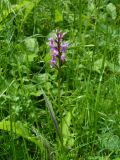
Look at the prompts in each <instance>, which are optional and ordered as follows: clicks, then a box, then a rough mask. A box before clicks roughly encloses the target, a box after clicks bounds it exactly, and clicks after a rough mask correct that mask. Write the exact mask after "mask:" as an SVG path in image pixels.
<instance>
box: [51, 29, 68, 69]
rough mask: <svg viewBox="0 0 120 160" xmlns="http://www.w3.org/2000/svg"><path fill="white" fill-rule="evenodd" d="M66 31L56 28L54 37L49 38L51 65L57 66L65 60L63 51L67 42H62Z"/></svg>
mask: <svg viewBox="0 0 120 160" xmlns="http://www.w3.org/2000/svg"><path fill="white" fill-rule="evenodd" d="M65 35H66V32H65V33H63V32H62V31H58V30H56V35H55V38H52V37H51V38H49V46H50V51H51V67H56V68H59V67H61V66H62V65H63V64H64V62H65V56H66V55H65V53H66V50H67V48H68V43H66V42H63V39H64V36H65Z"/></svg>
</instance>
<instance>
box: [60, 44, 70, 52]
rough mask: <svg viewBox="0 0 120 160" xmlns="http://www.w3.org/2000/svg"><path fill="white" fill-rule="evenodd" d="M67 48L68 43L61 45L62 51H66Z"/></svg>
mask: <svg viewBox="0 0 120 160" xmlns="http://www.w3.org/2000/svg"><path fill="white" fill-rule="evenodd" d="M67 48H68V43H64V44H62V45H61V52H66V50H67Z"/></svg>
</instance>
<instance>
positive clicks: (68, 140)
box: [62, 112, 74, 146]
mask: <svg viewBox="0 0 120 160" xmlns="http://www.w3.org/2000/svg"><path fill="white" fill-rule="evenodd" d="M70 125H71V113H70V112H68V113H67V114H66V116H65V117H64V118H63V119H62V136H63V144H64V145H68V146H72V145H73V144H74V139H73V136H72V134H71V133H70V130H69V128H70Z"/></svg>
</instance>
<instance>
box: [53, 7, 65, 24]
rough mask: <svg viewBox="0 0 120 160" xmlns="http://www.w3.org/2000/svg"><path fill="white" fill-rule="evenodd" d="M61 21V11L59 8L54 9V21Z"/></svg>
mask: <svg viewBox="0 0 120 160" xmlns="http://www.w3.org/2000/svg"><path fill="white" fill-rule="evenodd" d="M61 21H63V17H62V13H61V12H60V10H58V9H56V10H55V22H56V23H57V22H61Z"/></svg>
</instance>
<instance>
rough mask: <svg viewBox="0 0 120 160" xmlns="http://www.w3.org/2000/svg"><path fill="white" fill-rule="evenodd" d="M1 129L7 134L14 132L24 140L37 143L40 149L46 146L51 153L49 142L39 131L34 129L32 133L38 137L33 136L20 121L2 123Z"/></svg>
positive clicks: (4, 121) (0, 123)
mask: <svg viewBox="0 0 120 160" xmlns="http://www.w3.org/2000/svg"><path fill="white" fill-rule="evenodd" d="M0 129H1V130H4V131H7V132H12V133H14V134H15V135H16V136H22V137H23V138H25V139H27V140H29V141H31V142H33V143H35V144H36V145H37V146H38V147H39V148H41V146H43V145H44V146H45V147H46V148H47V149H48V150H49V151H50V150H51V147H50V145H49V142H48V141H47V139H46V138H45V137H43V135H41V134H40V133H39V132H38V131H37V129H35V128H32V131H33V132H34V133H35V134H36V136H34V135H33V134H31V132H30V130H29V129H28V127H27V126H26V125H25V124H23V123H21V122H20V121H17V122H13V121H12V122H11V121H9V120H3V121H1V122H0ZM42 144H43V145H42Z"/></svg>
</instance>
